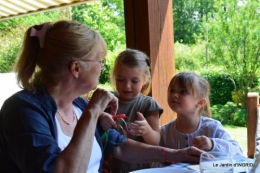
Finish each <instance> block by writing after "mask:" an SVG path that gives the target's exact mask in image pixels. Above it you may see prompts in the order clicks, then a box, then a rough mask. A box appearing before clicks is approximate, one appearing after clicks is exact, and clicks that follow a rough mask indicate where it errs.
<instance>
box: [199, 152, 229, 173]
mask: <svg viewBox="0 0 260 173" xmlns="http://www.w3.org/2000/svg"><path fill="white" fill-rule="evenodd" d="M200 171H201V173H233V159H232V157H231V155H230V154H228V153H222V152H205V153H202V154H201V155H200Z"/></svg>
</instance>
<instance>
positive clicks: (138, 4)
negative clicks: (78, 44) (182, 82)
mask: <svg viewBox="0 0 260 173" xmlns="http://www.w3.org/2000/svg"><path fill="white" fill-rule="evenodd" d="M124 11H125V26H126V46H127V48H133V49H138V50H141V51H143V52H145V53H146V54H147V55H148V56H149V57H150V61H151V71H152V92H151V96H152V97H154V98H155V100H156V101H157V102H158V103H159V104H160V105H161V106H162V107H163V109H164V113H163V114H162V116H161V118H160V125H163V124H165V123H167V122H169V121H171V120H173V119H175V118H176V114H175V113H173V111H172V110H171V109H170V108H169V106H168V103H167V88H168V84H169V82H170V80H171V78H172V77H173V76H174V75H175V61H174V49H173V46H174V40H173V14H172V0H124Z"/></svg>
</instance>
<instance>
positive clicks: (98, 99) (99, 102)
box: [88, 88, 118, 116]
mask: <svg viewBox="0 0 260 173" xmlns="http://www.w3.org/2000/svg"><path fill="white" fill-rule="evenodd" d="M108 107H110V108H111V115H115V114H116V112H117V109H118V99H117V98H116V97H115V96H114V94H112V93H111V92H108V91H106V90H103V89H100V88H97V89H96V90H95V91H94V93H93V95H92V97H91V99H90V102H89V104H88V108H96V109H98V111H99V114H98V116H100V115H101V114H102V113H103V112H104V110H105V109H106V108H108Z"/></svg>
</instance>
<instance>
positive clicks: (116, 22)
mask: <svg viewBox="0 0 260 173" xmlns="http://www.w3.org/2000/svg"><path fill="white" fill-rule="evenodd" d="M72 19H73V20H77V21H79V22H81V23H83V24H86V25H88V26H90V27H91V28H92V29H95V30H96V31H98V32H99V33H100V34H101V35H102V36H103V37H104V39H105V41H106V43H107V47H108V53H109V55H108V56H107V57H106V60H107V64H106V65H105V68H104V70H103V72H102V74H101V76H100V80H99V82H100V83H101V84H104V83H106V82H109V73H110V69H111V67H112V65H113V62H114V59H115V56H116V55H115V52H116V53H118V50H122V49H123V48H125V45H126V40H125V23H124V13H123V1H122V0H113V1H111V0H101V1H97V2H93V3H87V4H82V5H78V6H74V7H72Z"/></svg>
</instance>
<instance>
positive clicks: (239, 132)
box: [224, 125, 247, 157]
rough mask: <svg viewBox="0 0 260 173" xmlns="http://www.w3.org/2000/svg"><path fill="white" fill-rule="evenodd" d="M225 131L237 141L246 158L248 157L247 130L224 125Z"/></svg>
mask: <svg viewBox="0 0 260 173" xmlns="http://www.w3.org/2000/svg"><path fill="white" fill-rule="evenodd" d="M224 129H225V130H226V131H227V132H228V133H229V134H230V135H231V137H232V138H233V139H234V140H236V141H237V142H238V143H239V145H240V147H241V148H242V150H243V154H244V156H246V157H247V128H246V127H237V126H231V125H224Z"/></svg>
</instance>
